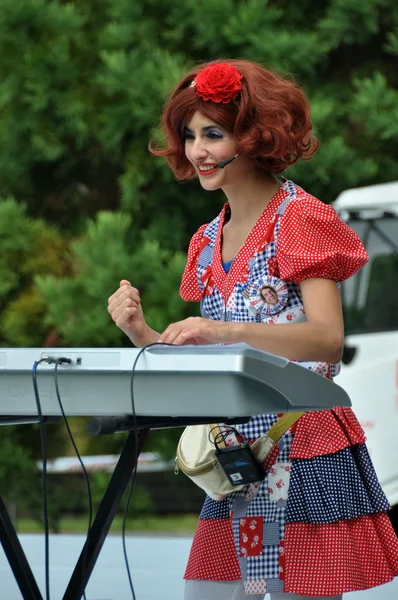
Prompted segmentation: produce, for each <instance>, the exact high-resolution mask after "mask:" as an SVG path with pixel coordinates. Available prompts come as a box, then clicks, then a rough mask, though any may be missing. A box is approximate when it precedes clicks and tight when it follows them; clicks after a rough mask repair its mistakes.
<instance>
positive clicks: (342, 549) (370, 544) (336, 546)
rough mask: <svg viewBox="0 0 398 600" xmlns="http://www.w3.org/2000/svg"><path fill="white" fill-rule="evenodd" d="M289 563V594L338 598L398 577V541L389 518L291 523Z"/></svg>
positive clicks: (287, 549) (287, 547)
mask: <svg viewBox="0 0 398 600" xmlns="http://www.w3.org/2000/svg"><path fill="white" fill-rule="evenodd" d="M285 560H286V571H285V589H284V591H285V592H287V593H292V594H303V595H305V596H334V595H335V594H343V593H344V592H351V591H356V590H365V589H368V588H371V587H375V586H377V585H382V584H384V583H387V582H389V581H391V580H392V579H393V577H395V576H397V575H398V539H397V536H396V535H395V532H394V530H393V528H392V526H391V523H390V520H389V518H388V516H387V515H385V514H384V513H380V514H376V515H367V516H364V517H360V518H358V519H349V520H347V521H338V522H336V523H329V524H327V525H319V524H310V523H288V524H287V525H286V530H285Z"/></svg>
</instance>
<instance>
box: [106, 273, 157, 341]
mask: <svg viewBox="0 0 398 600" xmlns="http://www.w3.org/2000/svg"><path fill="white" fill-rule="evenodd" d="M108 312H109V314H110V315H111V317H112V319H113V320H114V322H115V323H116V325H117V326H118V327H119V329H121V330H122V331H123V332H124V333H125V334H126V335H127V336H128V337H129V338H130V340H131V341H132V342H133V344H135V345H136V346H139V345H141V344H140V343H139V341H140V340H142V339H143V338H144V337H145V330H146V328H147V324H146V322H145V319H144V313H143V310H142V306H141V298H140V293H139V291H138V290H137V289H136V288H134V287H132V286H131V284H130V282H129V281H126V280H125V279H122V281H121V282H120V287H119V289H118V290H116V292H115V293H114V294H112V296H110V297H109V298H108Z"/></svg>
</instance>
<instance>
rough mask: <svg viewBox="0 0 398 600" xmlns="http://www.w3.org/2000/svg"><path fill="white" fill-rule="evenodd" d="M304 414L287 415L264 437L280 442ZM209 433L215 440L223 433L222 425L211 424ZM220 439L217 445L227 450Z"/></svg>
mask: <svg viewBox="0 0 398 600" xmlns="http://www.w3.org/2000/svg"><path fill="white" fill-rule="evenodd" d="M304 414H305V413H304V411H302V412H287V413H285V414H284V415H283V416H282V417H280V418H279V419H278V420H277V421H276V423H274V424H273V425H272V427H270V429H268V431H267V433H265V434H264V435H266V436H267V437H269V438H270V439H271V440H272V441H273V442H275V443H276V442H279V440H280V439H281V437H282V436H283V435H285V433H286V431H287V430H288V429H290V427H291V426H292V425H294V423H295V422H296V421H298V420H299V418H300V417H302V416H303V415H304ZM227 427H228V426H227ZM209 431H210V432H211V435H212V436H213V439H215V437H216V435H218V434H219V433H221V429H220V425H219V424H218V423H210V424H209ZM220 437H221V441H220V442H219V443H217V445H218V446H220V447H221V448H225V442H224V440H223V438H222V436H220Z"/></svg>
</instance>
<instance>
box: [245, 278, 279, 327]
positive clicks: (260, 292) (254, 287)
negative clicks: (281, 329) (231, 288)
mask: <svg viewBox="0 0 398 600" xmlns="http://www.w3.org/2000/svg"><path fill="white" fill-rule="evenodd" d="M242 296H243V300H244V302H245V304H246V307H247V310H248V311H249V313H250V314H252V315H253V316H256V315H261V316H263V317H268V316H270V315H276V314H277V313H279V312H281V311H282V310H283V309H284V308H285V306H286V304H287V301H288V296H289V295H288V289H287V285H286V283H285V282H284V281H281V280H280V279H277V278H276V277H261V279H257V280H256V281H254V282H253V283H250V284H249V285H248V286H246V287H245V289H244V290H243V292H242Z"/></svg>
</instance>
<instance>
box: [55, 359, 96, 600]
mask: <svg viewBox="0 0 398 600" xmlns="http://www.w3.org/2000/svg"><path fill="white" fill-rule="evenodd" d="M64 362H67V363H71V362H72V361H71V359H70V358H68V359H66V358H65V357H60V358H57V359H56V360H55V369H54V383H55V391H56V394H57V400H58V404H59V408H60V410H61V413H62V417H63V420H64V423H65V427H66V430H67V432H68V436H69V439H70V441H71V443H72V446H73V449H74V451H75V454H76V456H77V459H78V461H79V463H80V466H81V468H82V471H83V474H84V478H85V480H86V485H87V495H88V503H89V517H88V528H87V538H86V543H85V547H84V555H83V561H82V562H83V564H82V584H83V598H84V600H86V591H85V585H84V576H85V569H86V562H87V552H88V544H87V539H88V536H89V533H90V529H91V525H92V521H93V502H92V496H91V487H90V480H89V477H88V474H87V471H86V468H85V466H84V463H83V461H82V458H81V456H80V453H79V450H78V449H77V446H76V443H75V440H74V438H73V435H72V432H71V430H70V427H69V423H68V419H67V418H66V415H65V411H64V407H63V405H62V401H61V394H60V391H59V385H58V367H59V365H60V364H62V363H64Z"/></svg>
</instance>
